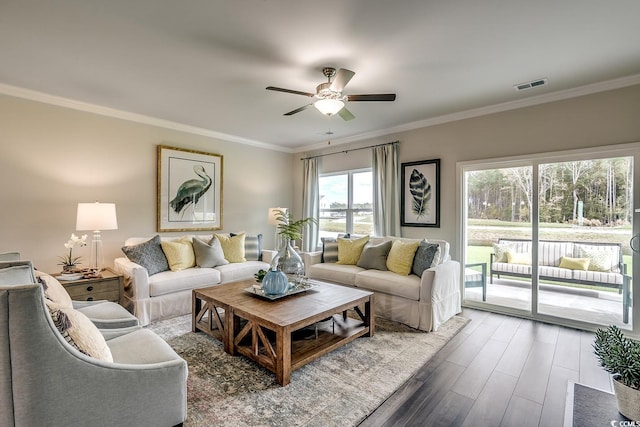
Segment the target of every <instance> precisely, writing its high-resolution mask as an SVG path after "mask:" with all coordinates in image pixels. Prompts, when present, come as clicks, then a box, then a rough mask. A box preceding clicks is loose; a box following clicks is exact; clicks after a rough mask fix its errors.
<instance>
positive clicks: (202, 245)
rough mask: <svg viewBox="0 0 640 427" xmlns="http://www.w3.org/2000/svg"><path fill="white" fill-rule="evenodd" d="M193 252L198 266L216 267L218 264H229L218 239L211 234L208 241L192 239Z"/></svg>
mask: <svg viewBox="0 0 640 427" xmlns="http://www.w3.org/2000/svg"><path fill="white" fill-rule="evenodd" d="M192 244H193V253H194V255H195V257H196V265H197V266H198V267H209V268H213V267H217V266H219V265H226V264H229V261H227V260H226V259H225V257H224V251H223V250H222V245H220V240H219V239H218V238H217V237H216V236H213V237H212V238H211V240H210V241H209V243H207V242H203V241H202V240H201V239H198V238H195V237H194V239H193V243H192Z"/></svg>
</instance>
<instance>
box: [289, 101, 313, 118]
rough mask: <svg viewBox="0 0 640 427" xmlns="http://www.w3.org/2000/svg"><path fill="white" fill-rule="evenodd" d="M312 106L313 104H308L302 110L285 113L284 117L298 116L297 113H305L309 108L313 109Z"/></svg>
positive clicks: (297, 109)
mask: <svg viewBox="0 0 640 427" xmlns="http://www.w3.org/2000/svg"><path fill="white" fill-rule="evenodd" d="M312 105H313V104H307V105H305V106H302V107H300V108H296V109H295V110H293V111H289V112H288V113H284V114H283V115H284V116H292V115H294V114H296V113H299V112H300V111H304V110H306V109H307V108H309V107H311V106H312Z"/></svg>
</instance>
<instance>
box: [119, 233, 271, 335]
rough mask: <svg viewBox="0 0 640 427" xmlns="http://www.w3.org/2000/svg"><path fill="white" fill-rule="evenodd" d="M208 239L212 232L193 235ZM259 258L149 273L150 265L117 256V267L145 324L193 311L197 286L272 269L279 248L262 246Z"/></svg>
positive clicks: (127, 301)
mask: <svg viewBox="0 0 640 427" xmlns="http://www.w3.org/2000/svg"><path fill="white" fill-rule="evenodd" d="M182 237H185V236H180V237H176V236H172V237H161V238H160V239H161V240H162V241H175V240H178V239H180V238H182ZM186 237H191V238H194V237H195V238H198V239H200V240H202V241H205V242H208V241H209V240H211V238H212V235H211V234H209V235H195V236H194V235H190V236H186ZM149 239H151V238H150V237H131V238H129V239H127V240H126V241H125V246H131V245H137V244H140V243H143V242H145V241H148V240H149ZM259 252H260V254H261V256H260V257H259V259H258V260H250V261H249V260H248V261H245V262H233V263H229V264H226V265H220V266H217V267H214V268H201V267H193V268H187V269H185V270H181V271H171V270H168V271H163V272H160V273H156V274H153V275H151V276H150V275H149V274H148V272H147V269H146V268H144V267H142V266H141V265H139V264H136V263H134V262H132V261H130V260H129V259H128V258H126V257H121V258H116V259H115V261H114V265H115V270H116V271H117V272H118V273H120V274H122V275H123V276H124V288H125V295H124V300H125V302H124V303H123V305H124V306H125V307H126V308H127V309H128V310H129V311H131V312H132V313H133V314H134V315H135V316H136V317H137V318H138V320H139V321H140V324H141V325H143V326H144V325H148V324H149V323H151V322H154V321H157V320H161V319H167V318H170V317H175V316H180V315H184V314H189V313H191V303H192V302H191V294H192V292H191V291H192V290H193V289H198V288H203V287H207V286H213V285H218V284H223V283H229V282H233V281H237V280H242V279H248V278H252V277H253V275H254V274H255V273H257V272H258V270H260V269H268V267H269V262H271V259H272V257H273V254H274V253H275V251H271V250H260V251H259Z"/></svg>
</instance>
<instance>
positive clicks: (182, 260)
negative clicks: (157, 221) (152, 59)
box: [160, 237, 196, 271]
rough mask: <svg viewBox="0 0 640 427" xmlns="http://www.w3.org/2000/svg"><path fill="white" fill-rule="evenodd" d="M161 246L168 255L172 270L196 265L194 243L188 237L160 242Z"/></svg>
mask: <svg viewBox="0 0 640 427" xmlns="http://www.w3.org/2000/svg"><path fill="white" fill-rule="evenodd" d="M160 246H162V252H164V255H165V256H166V257H167V261H168V262H169V268H170V269H171V271H180V270H186V269H187V268H191V267H195V265H196V256H195V254H194V252H193V244H192V243H191V240H190V239H189V238H188V237H183V238H181V239H179V240H173V241H170V242H160Z"/></svg>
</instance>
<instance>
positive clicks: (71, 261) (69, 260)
mask: <svg viewBox="0 0 640 427" xmlns="http://www.w3.org/2000/svg"><path fill="white" fill-rule="evenodd" d="M76 245H78V246H80V247H83V246H87V235H86V234H83V235H82V236H81V237H78V236H76V235H75V234H74V233H71V238H69V240H68V241H67V243H65V244H64V247H65V248H67V249H69V253H68V254H66V255H64V256H61V257H58V258H60V261H61V262H59V263H58V265H61V266H62V272H63V273H66V274H70V273H77V272H78V271H77V268H78V265H79V264H81V262H80V260H81V259H82V257H81V256H76V257H74V256H73V248H74V247H75V246H76Z"/></svg>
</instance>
